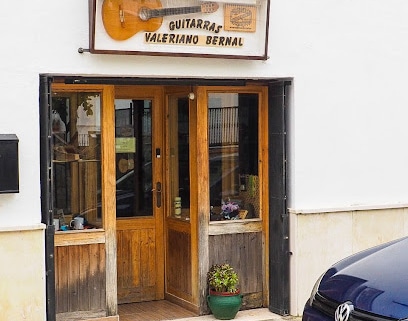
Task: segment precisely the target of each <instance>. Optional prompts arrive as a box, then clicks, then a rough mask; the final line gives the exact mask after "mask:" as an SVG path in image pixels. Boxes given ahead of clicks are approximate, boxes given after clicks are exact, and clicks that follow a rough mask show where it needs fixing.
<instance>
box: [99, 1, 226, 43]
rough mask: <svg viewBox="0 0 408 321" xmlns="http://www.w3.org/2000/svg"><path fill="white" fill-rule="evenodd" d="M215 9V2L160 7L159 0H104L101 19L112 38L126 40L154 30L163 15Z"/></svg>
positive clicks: (206, 11) (213, 10)
mask: <svg viewBox="0 0 408 321" xmlns="http://www.w3.org/2000/svg"><path fill="white" fill-rule="evenodd" d="M217 9H218V4H217V3H215V2H203V3H202V4H201V5H198V6H191V7H178V8H162V5H161V2H160V0H104V2H103V4H102V21H103V25H104V27H105V30H106V32H107V33H108V35H109V36H110V37H111V38H112V39H115V40H126V39H129V38H130V37H132V36H134V35H135V34H136V33H138V32H139V31H147V32H153V31H156V30H157V29H159V28H160V26H161V25H162V21H163V17H165V16H171V15H183V14H189V13H198V12H201V13H213V12H215V11H217Z"/></svg>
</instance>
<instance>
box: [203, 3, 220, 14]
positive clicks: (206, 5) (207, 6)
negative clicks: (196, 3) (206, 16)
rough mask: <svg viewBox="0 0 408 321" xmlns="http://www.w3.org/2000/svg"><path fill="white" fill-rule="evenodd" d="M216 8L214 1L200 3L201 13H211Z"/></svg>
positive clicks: (216, 4)
mask: <svg viewBox="0 0 408 321" xmlns="http://www.w3.org/2000/svg"><path fill="white" fill-rule="evenodd" d="M217 10H218V3H216V2H204V3H202V4H201V12H202V13H213V12H215V11H217Z"/></svg>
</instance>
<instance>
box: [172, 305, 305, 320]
mask: <svg viewBox="0 0 408 321" xmlns="http://www.w3.org/2000/svg"><path fill="white" fill-rule="evenodd" d="M212 320H217V319H216V318H214V316H213V315H212V314H210V315H203V316H201V317H192V318H183V319H176V320H172V321H212ZM234 320H237V321H289V320H290V321H292V320H293V321H301V317H293V316H287V317H283V316H281V315H278V314H275V313H272V312H271V311H269V310H268V309H267V308H263V309H252V310H244V311H239V312H238V314H237V315H236V317H235V319H234ZM165 321H169V320H165Z"/></svg>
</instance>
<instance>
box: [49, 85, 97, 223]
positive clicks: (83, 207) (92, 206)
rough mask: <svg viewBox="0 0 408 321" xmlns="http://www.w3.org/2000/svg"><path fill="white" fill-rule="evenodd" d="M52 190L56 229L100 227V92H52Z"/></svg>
mask: <svg viewBox="0 0 408 321" xmlns="http://www.w3.org/2000/svg"><path fill="white" fill-rule="evenodd" d="M51 122H52V145H53V148H52V152H53V168H52V187H53V188H52V190H53V208H54V219H59V228H60V229H62V230H68V229H73V228H74V227H71V226H70V222H71V220H72V219H73V218H75V217H76V216H82V217H83V218H84V224H77V225H76V227H77V228H79V229H83V228H86V229H88V228H95V227H102V222H101V208H102V207H101V163H100V160H101V135H100V134H101V97H100V94H99V93H89V92H75V93H66V92H53V94H52V117H51Z"/></svg>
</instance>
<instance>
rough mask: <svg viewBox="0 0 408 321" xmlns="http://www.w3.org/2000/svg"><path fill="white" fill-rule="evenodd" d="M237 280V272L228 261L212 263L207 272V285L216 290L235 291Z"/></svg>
mask: <svg viewBox="0 0 408 321" xmlns="http://www.w3.org/2000/svg"><path fill="white" fill-rule="evenodd" d="M238 281H239V279H238V274H237V273H236V272H235V271H234V269H233V268H232V267H231V265H229V264H228V263H224V264H214V265H212V266H211V268H210V270H209V271H208V273H207V283H208V286H209V288H210V290H213V291H216V292H231V293H235V292H237V291H238V289H237V285H238Z"/></svg>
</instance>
